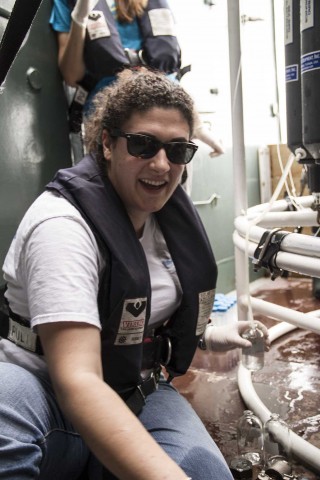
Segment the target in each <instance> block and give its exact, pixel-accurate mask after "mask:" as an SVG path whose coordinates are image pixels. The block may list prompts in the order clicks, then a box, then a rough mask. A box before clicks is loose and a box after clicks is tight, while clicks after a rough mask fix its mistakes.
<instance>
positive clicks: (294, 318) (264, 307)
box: [238, 295, 320, 334]
mask: <svg viewBox="0 0 320 480" xmlns="http://www.w3.org/2000/svg"><path fill="white" fill-rule="evenodd" d="M250 300H251V305H252V309H253V310H254V311H255V312H257V313H261V314H262V315H267V316H268V317H270V318H273V319H274V320H277V321H278V322H279V321H284V322H288V323H290V324H292V325H295V326H296V327H299V328H304V329H305V330H310V331H311V332H315V333H317V334H320V319H319V318H318V317H317V315H315V312H319V311H318V310H316V311H315V312H309V313H302V312H298V311H297V310H292V309H290V308H287V307H282V306H281V305H276V304H274V303H270V302H266V301H265V300H261V299H260V298H255V297H250ZM238 301H239V302H240V303H241V304H243V305H245V306H246V305H247V304H248V297H247V296H246V295H243V296H242V297H240V298H239V299H238Z"/></svg>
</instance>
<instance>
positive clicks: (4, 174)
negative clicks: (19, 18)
mask: <svg viewBox="0 0 320 480" xmlns="http://www.w3.org/2000/svg"><path fill="white" fill-rule="evenodd" d="M13 4H14V0H0V36H1V37H2V35H3V31H4V28H5V27H6V25H7V21H8V20H7V18H6V17H7V15H6V12H11V10H12V7H13ZM26 5H27V0H26ZM26 8H27V7H26ZM50 12H51V0H43V2H42V4H41V6H40V9H39V11H38V13H37V15H36V18H35V20H34V22H33V25H32V27H31V29H30V31H29V34H28V36H27V38H26V40H25V42H24V44H23V46H22V48H21V49H20V51H19V53H18V55H17V57H16V59H15V61H14V63H13V65H12V68H11V69H10V71H9V73H8V76H7V79H6V82H5V84H4V88H3V89H2V91H1V93H0V265H1V266H2V264H3V260H4V257H5V254H6V251H7V250H8V247H9V245H10V242H11V240H12V238H13V235H14V232H15V230H16V228H17V226H18V224H19V222H20V220H21V218H22V216H23V214H24V212H25V211H26V209H27V208H28V207H29V205H30V204H31V203H32V201H33V200H34V199H35V198H36V197H37V195H38V194H39V193H40V192H42V190H43V188H44V186H45V185H46V183H47V182H48V181H49V180H50V179H51V178H52V176H53V174H54V173H55V172H56V170H57V169H59V168H61V167H66V166H70V165H71V157H70V146H69V136H68V125H67V104H66V98H65V95H64V90H63V86H62V81H61V77H60V74H59V71H58V68H57V43H56V37H55V34H54V32H53V31H52V30H51V28H50V26H49V23H48V22H49V16H50ZM1 277H2V276H0V285H1V283H2V278H1Z"/></svg>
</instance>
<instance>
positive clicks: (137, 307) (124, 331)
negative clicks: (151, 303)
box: [114, 297, 147, 346]
mask: <svg viewBox="0 0 320 480" xmlns="http://www.w3.org/2000/svg"><path fill="white" fill-rule="evenodd" d="M146 312H147V297H144V298H134V299H128V300H125V302H124V305H123V310H122V315H121V320H120V325H119V330H118V334H117V337H116V340H115V342H114V344H115V345H123V346H126V345H135V344H137V343H142V341H143V332H144V325H145V322H146Z"/></svg>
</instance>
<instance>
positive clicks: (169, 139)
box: [0, 69, 267, 480]
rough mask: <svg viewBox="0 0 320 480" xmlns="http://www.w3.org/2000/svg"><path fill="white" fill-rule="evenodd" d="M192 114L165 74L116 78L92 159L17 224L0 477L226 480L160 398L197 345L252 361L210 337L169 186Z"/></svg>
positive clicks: (199, 251) (204, 274)
mask: <svg viewBox="0 0 320 480" xmlns="http://www.w3.org/2000/svg"><path fill="white" fill-rule="evenodd" d="M192 111H193V105H192V101H191V99H190V97H189V96H188V95H187V94H186V93H185V92H184V90H183V89H182V88H181V87H180V86H179V85H178V84H175V83H172V82H171V81H169V80H168V79H166V77H164V76H163V75H162V74H156V73H152V72H148V71H145V70H144V69H142V70H141V71H133V72H131V71H130V70H125V71H123V72H122V73H121V74H120V75H119V80H118V81H117V82H115V83H114V84H113V85H112V86H110V87H107V88H106V89H105V90H104V91H102V92H101V93H100V94H99V95H98V96H97V97H96V109H95V111H94V113H93V114H92V115H91V116H90V118H89V120H88V125H87V126H86V135H87V138H86V141H87V149H88V151H89V152H90V154H89V155H87V156H86V157H85V158H84V159H83V160H82V161H81V162H80V163H79V164H78V165H77V166H75V167H72V168H71V169H66V170H61V171H60V172H58V174H57V175H56V177H55V179H54V180H53V181H52V182H51V183H50V184H49V185H48V186H47V190H46V191H45V192H44V193H43V194H42V195H41V196H40V197H39V198H38V199H37V200H36V201H35V202H34V204H33V205H32V206H31V208H30V209H29V210H28V212H27V213H26V215H25V217H24V219H23V220H22V222H21V225H20V227H19V229H18V231H17V234H16V236H15V238H14V240H13V243H12V245H11V247H10V250H9V252H8V255H7V257H6V260H5V264H4V267H3V270H4V277H5V280H6V283H7V291H6V299H7V301H8V308H9V313H10V321H9V322H8V325H7V333H6V334H5V333H4V331H5V322H4V320H2V336H3V337H4V338H3V339H2V340H1V341H0V397H1V401H0V438H1V442H0V477H3V478H14V479H15V480H19V479H25V478H40V479H45V480H51V479H56V478H59V479H60V480H63V479H68V480H73V479H76V478H78V477H79V475H80V474H81V473H82V472H83V471H84V469H85V468H86V467H87V466H88V465H89V466H88V470H89V475H90V478H92V479H94V480H99V479H100V478H107V479H113V478H119V479H130V480H134V479H137V480H150V479H151V478H152V479H153V480H160V479H161V480H164V479H172V478H174V479H176V480H180V479H181V480H182V479H184V480H185V479H186V478H189V477H191V478H192V479H193V480H196V479H198V480H200V479H201V480H206V479H207V480H209V479H210V480H215V479H216V480H231V478H232V477H231V475H230V472H229V469H228V467H227V465H226V463H225V461H224V459H223V457H222V455H221V453H220V452H219V450H218V449H217V447H216V445H215V444H214V442H213V440H212V439H211V437H210V436H209V435H208V433H207V432H206V430H205V428H204V426H203V425H202V423H201V421H200V419H199V418H198V417H197V416H196V414H195V412H194V411H193V410H192V408H191V407H190V405H189V404H188V403H187V402H186V400H185V399H184V398H183V397H182V396H181V395H179V393H178V392H177V391H176V390H175V389H174V387H173V386H172V385H171V383H170V380H171V379H172V378H173V377H174V376H177V375H181V374H183V373H185V372H186V370H187V369H188V367H189V365H190V362H191V360H192V357H193V355H194V352H195V350H196V347H197V345H198V342H199V340H200V339H201V343H202V347H203V345H204V344H205V345H206V346H207V348H210V349H228V348H233V347H236V346H248V345H250V342H248V341H247V340H243V339H242V338H241V337H240V335H239V334H240V333H241V332H242V331H243V330H244V329H245V328H246V327H247V325H248V322H238V323H237V325H235V326H234V327H232V328H231V327H229V328H231V330H228V329H226V328H225V327H217V328H213V327H212V326H210V327H207V321H208V318H209V314H210V311H211V308H212V304H213V297H214V288H215V283H216V273H217V272H216V264H215V261H214V257H213V255H212V252H211V249H210V245H209V242H208V239H207V237H206V234H205V231H204V229H203V226H202V224H201V222H200V220H199V217H198V215H197V212H196V210H195V209H194V207H193V205H192V203H191V202H190V200H189V198H188V196H187V195H186V193H185V192H184V191H183V189H182V188H181V186H179V182H180V177H181V174H182V172H183V168H184V165H185V164H186V163H187V162H189V161H190V160H191V159H192V157H193V155H194V153H195V151H196V149H197V147H196V146H195V145H194V144H193V143H192V142H190V138H191V136H192V128H193V115H192ZM264 331H265V334H266V335H267V331H266V329H265V328H264ZM5 338H6V339H5ZM161 365H164V366H165V369H166V372H167V373H166V377H168V378H167V379H165V377H164V375H163V374H162V373H161V371H162V368H161ZM90 452H91V453H90ZM91 454H92V456H91ZM95 459H98V460H99V462H98V463H97V461H96V460H95ZM101 465H103V467H104V474H103V475H104V476H103V477H102V476H101V475H102V473H101V472H100V470H99V468H102V467H101Z"/></svg>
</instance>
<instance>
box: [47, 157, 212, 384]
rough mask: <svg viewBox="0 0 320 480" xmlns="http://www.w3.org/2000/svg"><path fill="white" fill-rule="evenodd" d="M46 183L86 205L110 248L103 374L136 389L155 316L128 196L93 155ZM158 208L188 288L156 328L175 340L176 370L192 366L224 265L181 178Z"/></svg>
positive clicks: (172, 369) (102, 299)
mask: <svg viewBox="0 0 320 480" xmlns="http://www.w3.org/2000/svg"><path fill="white" fill-rule="evenodd" d="M47 189H49V190H56V191H58V192H59V193H60V194H61V195H62V196H63V197H65V198H66V199H67V200H68V201H70V202H71V203H72V204H73V205H74V206H75V207H76V208H77V209H78V210H79V211H80V213H81V214H82V216H83V217H84V218H85V219H86V221H87V222H88V224H89V226H90V228H91V229H92V231H93V233H94V234H95V236H96V238H97V241H98V244H99V245H100V246H101V247H102V248H103V250H104V252H105V254H106V255H107V267H106V269H105V274H104V277H103V279H102V281H101V284H100V289H99V299H98V304H99V314H100V320H101V325H102V332H101V340H102V364H103V370H104V379H105V381H106V382H107V383H108V384H110V385H111V386H112V387H113V388H114V389H115V390H116V391H118V392H119V393H120V392H123V391H126V390H129V389H131V388H133V387H135V386H136V385H137V384H138V383H139V382H140V381H141V378H140V371H141V362H142V351H143V339H144V337H145V335H146V333H147V328H148V320H149V317H150V296H151V287H150V278H149V271H148V266H147V261H146V257H145V254H144V251H143V248H142V246H141V244H140V242H139V239H138V238H137V235H136V232H135V230H134V228H133V225H132V223H131V221H130V219H129V217H128V215H127V213H126V210H125V208H124V205H123V203H122V201H121V200H120V198H119V196H118V195H117V193H116V191H115V190H114V188H113V186H112V184H111V183H110V181H109V180H108V177H107V175H106V173H104V172H102V170H101V169H100V168H99V167H98V166H97V164H96V161H95V159H94V158H93V157H92V156H90V155H87V156H86V157H84V159H83V160H82V161H81V162H79V163H78V164H77V165H76V166H74V167H72V168H69V169H64V170H60V171H59V172H58V173H57V174H56V176H55V178H54V180H53V181H52V182H51V183H49V184H48V185H47ZM155 216H156V219H157V221H158V223H159V225H160V228H161V231H162V233H163V235H164V238H165V240H166V242H167V246H168V249H169V251H170V254H171V256H172V259H173V262H174V264H175V267H176V270H177V274H178V277H179V280H180V283H181V287H182V291H183V296H182V301H181V304H180V306H179V308H178V309H177V311H176V312H175V313H174V314H173V315H172V317H171V318H170V319H169V321H168V323H167V324H166V325H165V326H162V327H161V328H160V329H159V331H158V332H157V333H159V334H161V335H163V336H168V337H169V338H170V340H171V343H172V356H171V359H170V362H169V364H168V365H167V366H166V369H167V371H168V373H169V374H170V376H171V377H174V376H178V375H182V374H184V373H185V372H186V371H187V369H188V367H189V366H190V363H191V361H192V358H193V355H194V353H195V350H196V347H197V345H198V341H199V338H200V337H201V335H202V333H203V331H204V329H205V327H206V324H207V322H208V318H209V315H210V312H211V309H212V304H213V299H214V289H215V286H216V279H217V267H216V263H215V259H214V256H213V253H212V250H211V247H210V243H209V240H208V238H207V235H206V232H205V230H204V227H203V225H202V222H201V220H200V217H199V215H198V213H197V211H196V209H195V207H194V206H193V204H192V202H191V200H190V199H189V197H188V196H187V195H186V193H185V192H184V190H183V189H182V188H181V187H180V186H178V188H177V189H176V191H175V192H174V194H173V195H172V197H171V198H170V200H169V201H168V202H167V204H166V205H165V206H164V207H163V208H162V209H161V210H160V211H159V212H157V213H156V214H155Z"/></svg>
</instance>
